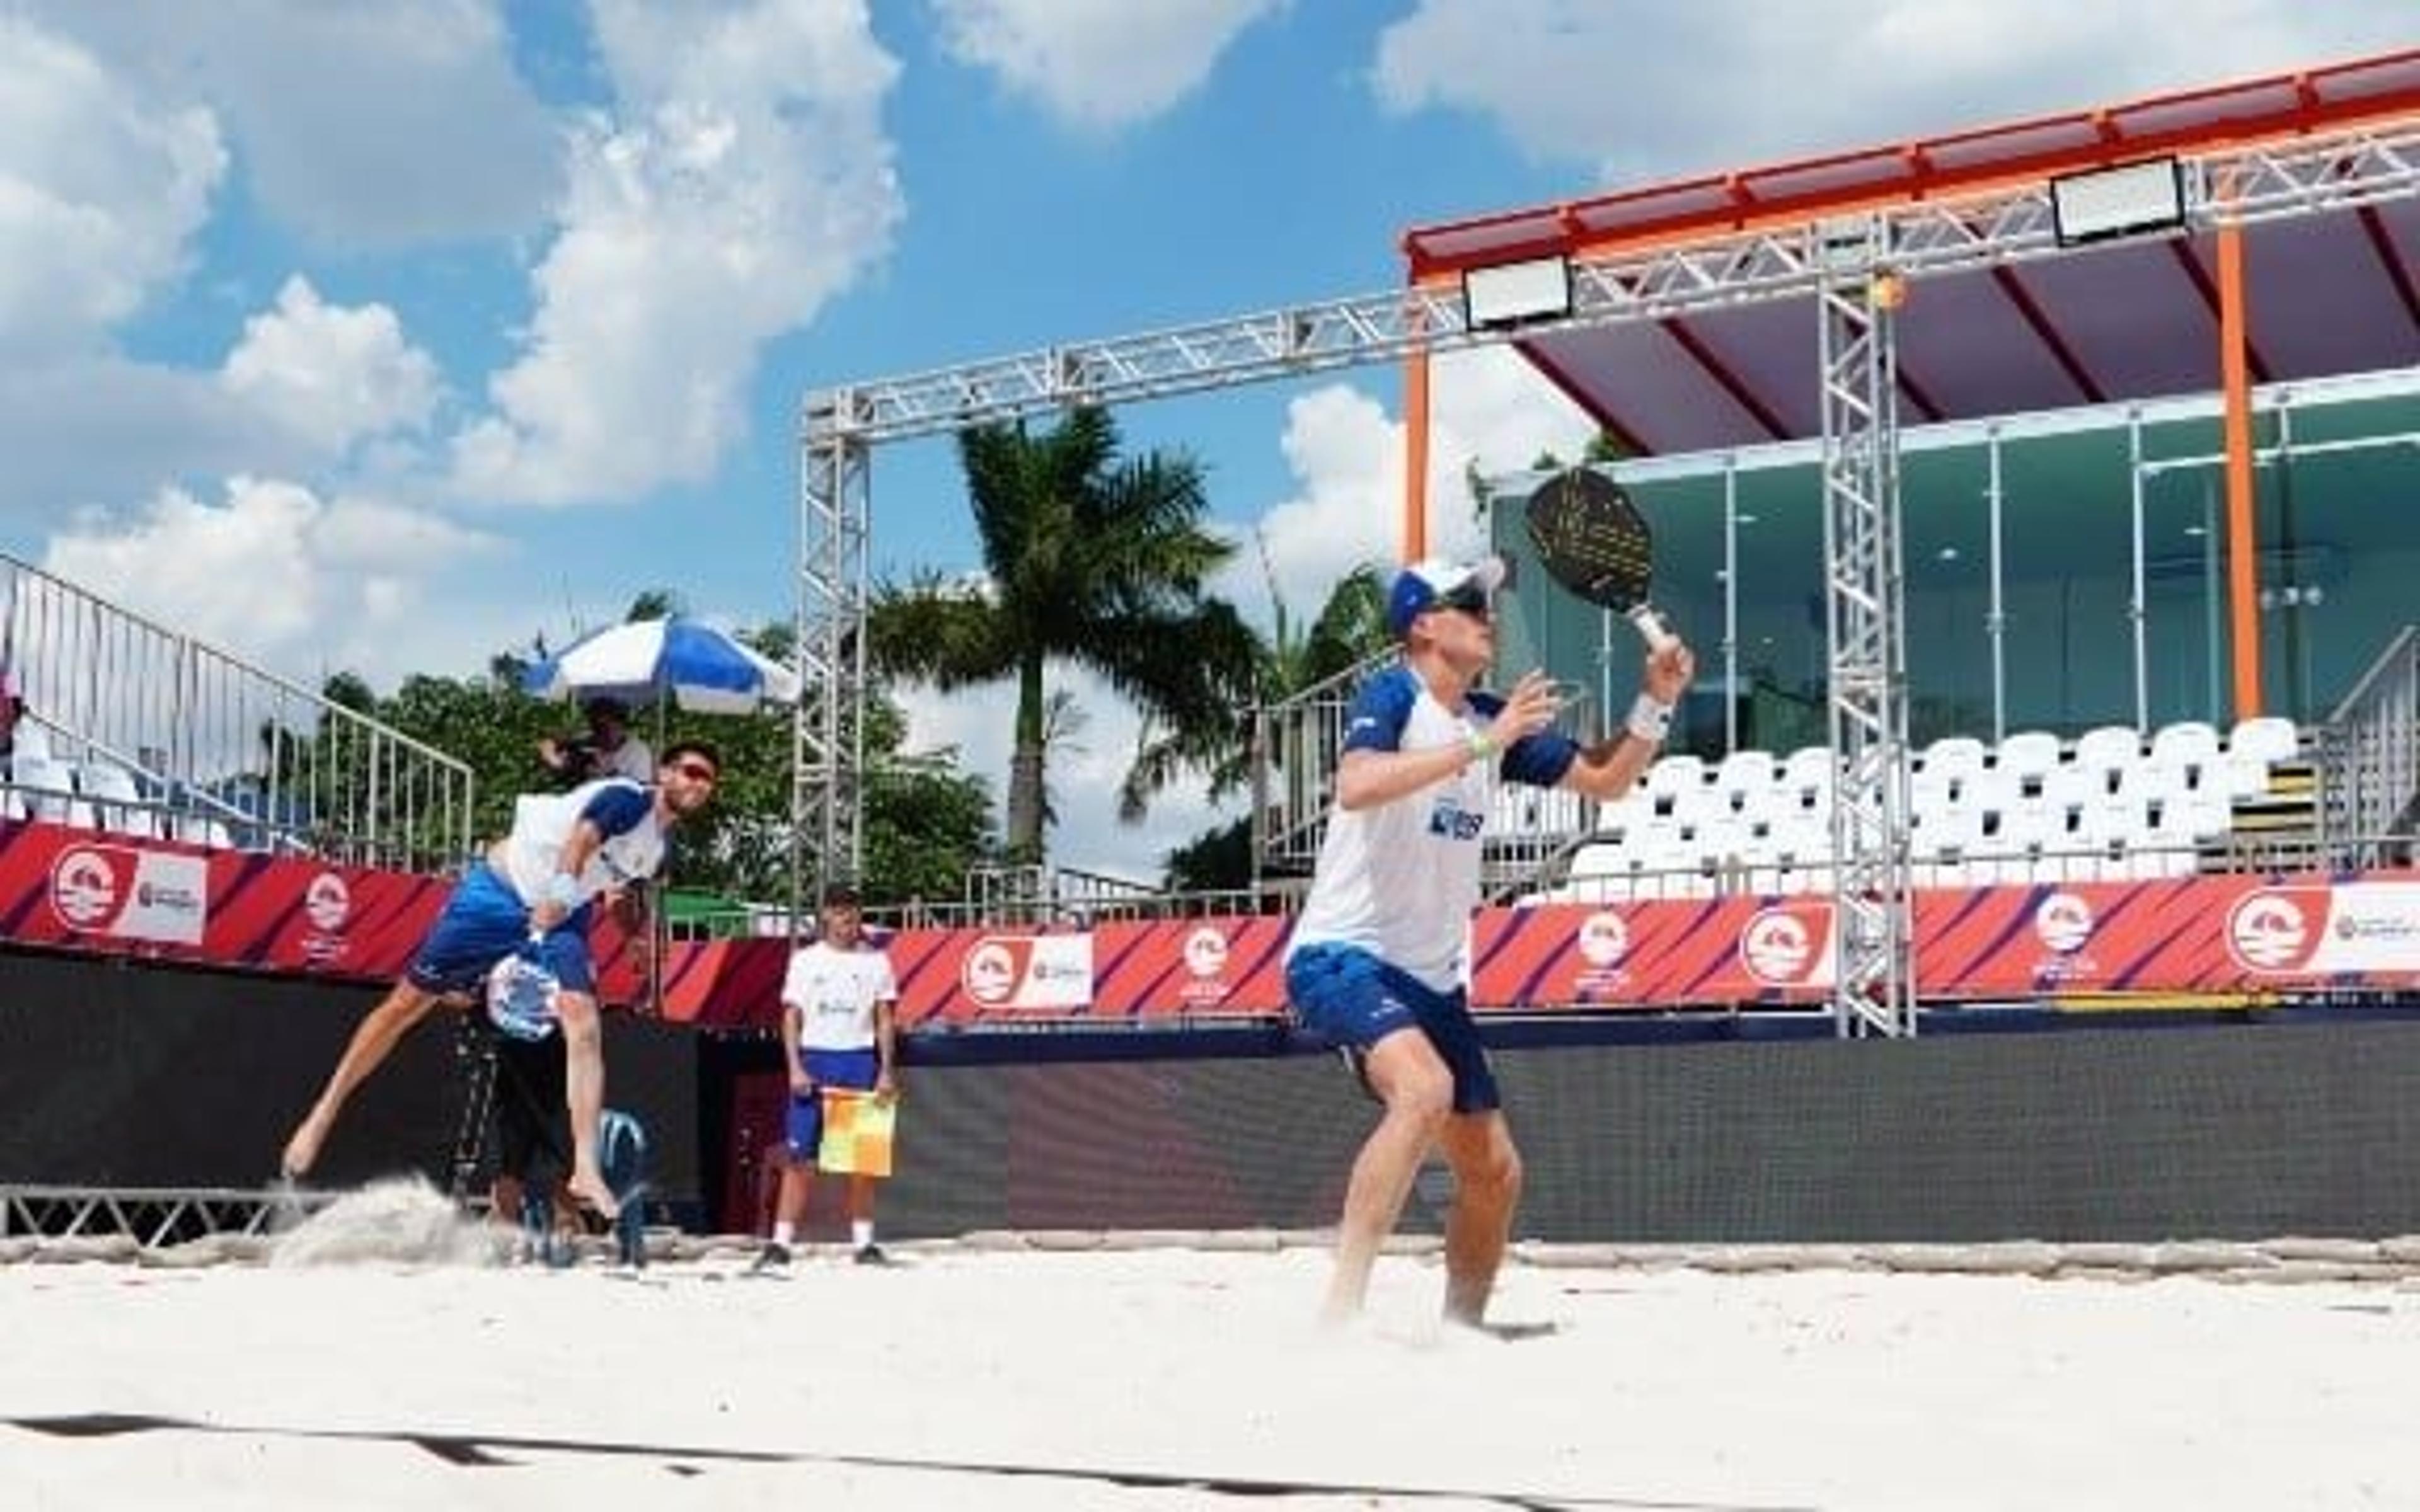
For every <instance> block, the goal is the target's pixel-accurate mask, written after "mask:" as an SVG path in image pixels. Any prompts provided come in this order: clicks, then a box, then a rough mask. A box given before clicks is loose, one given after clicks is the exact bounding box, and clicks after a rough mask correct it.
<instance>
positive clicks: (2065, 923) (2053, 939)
mask: <svg viewBox="0 0 2420 1512" xmlns="http://www.w3.org/2000/svg"><path fill="white" fill-rule="evenodd" d="M2092 924H2093V918H2092V905H2091V904H2090V903H2086V902H2085V901H2084V900H2083V899H2081V898H2079V897H2077V896H2076V895H2075V894H2073V893H2071V892H2054V893H2052V894H2051V895H2050V896H2049V897H2047V898H2044V899H2043V900H2042V901H2041V903H2040V905H2039V906H2037V907H2036V908H2035V909H2034V933H2035V934H2036V935H2037V936H2038V937H2039V938H2040V940H2041V942H2042V944H2043V945H2044V946H2046V947H2048V948H2049V949H2053V950H2055V951H2057V952H2058V953H2059V954H2060V955H2073V954H2074V953H2075V952H2076V951H2078V950H2081V949H2084V947H2085V946H2086V944H2087V943H2089V942H2090V940H2091V939H2092Z"/></svg>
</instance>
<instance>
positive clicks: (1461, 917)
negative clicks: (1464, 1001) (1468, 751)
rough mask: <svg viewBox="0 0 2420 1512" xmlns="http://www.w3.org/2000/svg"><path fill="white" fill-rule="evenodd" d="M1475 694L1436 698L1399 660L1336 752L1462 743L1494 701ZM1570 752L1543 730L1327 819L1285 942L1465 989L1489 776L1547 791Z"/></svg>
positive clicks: (1377, 681)
mask: <svg viewBox="0 0 2420 1512" xmlns="http://www.w3.org/2000/svg"><path fill="white" fill-rule="evenodd" d="M1503 706H1504V705H1503V701H1502V700H1501V699H1498V698H1497V697H1496V696H1495V695H1494V694H1492V693H1478V692H1474V693H1472V694H1471V695H1470V698H1469V701H1468V703H1467V704H1466V707H1465V708H1463V709H1462V710H1459V711H1457V710H1453V709H1449V708H1447V707H1446V706H1445V705H1444V704H1442V703H1439V702H1437V701H1436V699H1435V696H1434V695H1432V694H1431V693H1430V692H1429V690H1428V686H1427V685H1426V684H1425V683H1423V682H1421V681H1420V678H1419V674H1418V673H1417V672H1415V671H1412V670H1411V668H1409V667H1407V666H1405V665H1404V664H1403V663H1401V662H1398V663H1396V664H1395V665H1394V666H1392V667H1388V668H1387V669H1385V670H1384V671H1379V672H1377V673H1375V674H1373V676H1372V677H1371V679H1370V680H1369V681H1368V682H1366V683H1364V684H1362V685H1361V690H1360V692H1359V693H1357V695H1355V697H1354V700H1353V707H1352V709H1351V711H1350V712H1349V713H1348V714H1347V715H1346V717H1345V726H1344V748H1345V749H1346V750H1348V751H1353V750H1379V751H1394V750H1430V749H1434V748H1436V747H1439V746H1460V745H1465V744H1466V743H1467V742H1468V741H1469V739H1470V736H1471V734H1472V733H1474V732H1481V731H1484V730H1485V729H1486V727H1487V724H1488V722H1489V721H1490V720H1492V719H1494V718H1495V717H1496V716H1497V713H1498V712H1500V711H1501V710H1502V708H1503ZM1578 753H1579V748H1578V747H1577V746H1576V745H1575V744H1573V742H1572V740H1571V739H1570V737H1568V736H1566V735H1561V734H1557V733H1554V732H1552V731H1548V732H1545V733H1541V734H1535V735H1530V736H1528V738H1526V739H1523V740H1518V741H1515V742H1513V744H1512V748H1510V749H1508V750H1506V751H1505V752H1504V753H1503V755H1502V756H1501V757H1500V758H1499V759H1498V761H1497V764H1495V765H1494V767H1493V768H1491V766H1490V765H1489V764H1487V763H1485V762H1472V763H1470V764H1468V765H1466V766H1465V767H1463V768H1462V770H1461V771H1459V772H1456V773H1455V774H1454V775H1453V776H1451V777H1450V778H1447V779H1445V780H1443V781H1441V782H1438V783H1435V784H1434V785H1433V786H1430V787H1425V788H1421V789H1419V790H1418V791H1416V792H1413V793H1408V794H1405V795H1404V796H1403V797H1400V798H1397V799H1395V800H1394V801H1393V802H1391V803H1382V804H1379V805H1377V806H1376V807H1374V808H1368V809H1357V810H1344V809H1342V808H1339V809H1337V810H1335V811H1333V812H1332V813H1330V814H1329V815H1328V820H1327V837H1326V840H1325V841H1322V842H1321V844H1320V849H1319V865H1318V867H1317V868H1316V869H1315V870H1314V871H1313V872H1312V873H1311V895H1310V896H1309V897H1308V898H1306V899H1305V900H1304V901H1303V907H1302V917H1301V918H1297V919H1296V920H1295V926H1294V933H1293V935H1292V936H1291V937H1290V938H1289V939H1288V940H1287V942H1286V953H1287V954H1288V955H1289V956H1291V955H1292V954H1293V953H1294V952H1295V951H1296V950H1298V949H1302V948H1303V947H1304V946H1306V945H1320V944H1331V945H1351V946H1357V947H1358V948H1360V949H1364V950H1368V951H1369V952H1370V953H1372V954H1373V955H1375V956H1376V957H1378V959H1380V960H1381V961H1384V962H1387V963H1388V964H1390V965H1395V966H1400V967H1402V968H1403V969H1404V971H1407V972H1409V973H1410V974H1411V975H1412V976H1413V977H1415V978H1417V979H1418V980H1419V981H1420V982H1421V983H1422V984H1423V985H1425V986H1428V987H1431V988H1434V989H1435V990H1436V991H1438V992H1441V993H1450V992H1452V991H1453V990H1454V989H1455V988H1457V987H1459V986H1461V985H1462V982H1463V978H1464V975H1465V972H1464V962H1463V955H1464V952H1465V949H1466V943H1467V940H1468V937H1469V928H1470V913H1471V910H1472V909H1474V908H1477V907H1478V906H1479V898H1480V859H1481V845H1482V844H1483V843H1484V841H1483V840H1482V838H1481V837H1482V836H1483V835H1484V834H1485V832H1486V828H1487V813H1488V810H1489V808H1490V807H1491V805H1492V803H1493V800H1494V788H1495V783H1496V780H1497V779H1498V778H1499V777H1500V778H1502V779H1504V780H1506V781H1511V782H1522V783H1526V784H1528V785H1529V786H1531V787H1542V788H1544V787H1553V786H1554V785H1555V784H1556V783H1558V782H1560V781H1561V780H1562V779H1563V774H1564V773H1566V772H1568V771H1570V770H1571V765H1572V762H1573V760H1574V759H1575V757H1576V756H1577V755H1578Z"/></svg>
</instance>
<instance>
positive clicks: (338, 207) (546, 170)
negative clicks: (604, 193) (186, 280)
mask: <svg viewBox="0 0 2420 1512" xmlns="http://www.w3.org/2000/svg"><path fill="white" fill-rule="evenodd" d="M27 3H28V0H19V4H20V5H21V6H23V5H25V4H27ZM30 4H31V7H32V8H33V10H34V11H35V13H37V14H39V15H41V16H43V17H44V18H45V20H46V21H47V22H48V23H50V24H52V25H53V26H54V27H56V28H57V29H58V30H60V31H62V32H66V33H68V34H70V35H72V36H75V37H77V38H79V39H82V40H83V41H84V42H85V44H86V45H88V46H90V47H91V48H93V49H94V51H96V52H97V53H100V54H102V55H104V56H106V57H108V58H109V59H110V60H111V62H112V66H113V67H114V68H115V69H117V70H119V71H121V72H122V73H124V74H126V75H128V76H129V77H131V78H132V79H136V80H139V81H140V82H141V85H142V88H143V91H144V93H145V94H146V95H147V96H150V95H155V94H156V95H157V96H159V97H160V98H163V99H167V100H183V101H186V102H188V103H189V104H201V103H206V104H207V105H208V106H209V108H210V109H211V110H212V111H213V112H215V114H216V115H217V116H218V117H219V118H220V119H222V120H223V121H225V123H226V126H227V128H228V131H229V134H230V135H231V136H232V137H233V138H234V139H235V142H236V146H237V150H238V154H239V156H240V159H241V161H242V163H243V170H244V175H245V178H246V181H247V184H248V187H249V188H250V190H251V193H253V194H254V196H255V197H256V199H257V200H258V201H259V203H260V205H261V206H262V208H265V209H266V210H267V211H268V212H269V213H270V214H271V215H272V216H274V217H275V218H277V219H278V220H279V221H281V222H283V223H284V224H287V225H288V226H290V227H292V228H294V229H296V230H299V231H301V232H302V233H303V234H304V235H305V236H308V237H310V238H313V239H318V240H322V241H326V242H329V243H331V244H334V245H341V246H350V247H366V248H394V247H402V246H409V245H412V244H415V243H420V242H426V241H430V240H443V239H467V238H475V237H489V236H509V235H516V234H520V233H522V232H526V231H531V230H535V228H536V227H537V226H538V225H539V224H541V223H542V221H543V219H544V216H545V213H546V210H547V208H548V206H549V205H550V204H551V202H552V200H553V198H554V194H555V190H556V186H557V184H558V183H559V181H560V173H561V161H562V142H561V136H560V133H559V131H557V128H556V126H555V123H554V121H553V119H552V117H551V116H550V115H549V113H548V111H547V109H546V108H545V106H544V105H543V104H541V103H540V102H539V100H537V99H536V98H535V96H534V95H533V94H532V93H531V92H530V91H529V89H528V87H527V86H526V85H524V84H523V82H522V81H521V79H520V76H519V75H518V74H517V73H516V72H515V71H514V68H513V59H512V54H511V46H510V39H509V38H508V36H507V35H506V32H505V29H504V19H503V15H502V8H501V7H500V6H499V4H498V3H497V0H412V3H411V4H408V5H360V4H351V5H332V4H328V3H326V0H209V4H207V5H193V4H176V5H157V4H153V5H96V4H93V3H92V0H30Z"/></svg>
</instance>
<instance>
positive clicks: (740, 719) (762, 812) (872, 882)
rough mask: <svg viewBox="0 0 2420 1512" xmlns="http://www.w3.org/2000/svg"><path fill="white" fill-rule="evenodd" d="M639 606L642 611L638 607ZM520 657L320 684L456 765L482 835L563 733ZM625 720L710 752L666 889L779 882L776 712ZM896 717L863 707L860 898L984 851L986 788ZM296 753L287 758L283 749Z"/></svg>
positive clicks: (538, 772)
mask: <svg viewBox="0 0 2420 1512" xmlns="http://www.w3.org/2000/svg"><path fill="white" fill-rule="evenodd" d="M677 603H678V601H677V600H676V599H675V598H674V596H673V595H672V594H668V593H653V594H642V595H640V597H639V598H638V600H637V601H636V603H634V605H633V606H632V609H633V613H634V614H637V613H638V611H639V610H642V609H664V608H667V607H673V608H676V607H677ZM642 617H644V616H642ZM740 639H742V640H746V641H747V642H748V643H749V644H751V645H752V646H754V647H755V648H756V649H757V650H758V651H761V652H763V653H765V654H766V655H767V656H772V657H774V658H775V659H777V660H787V659H789V654H790V649H791V647H792V646H793V644H795V641H796V636H795V633H794V631H793V630H792V628H791V627H790V626H789V625H766V626H764V627H762V628H760V629H758V630H755V631H752V632H743V633H742V634H741V636H740ZM524 665H525V664H524V662H523V661H522V659H521V658H520V656H516V655H514V654H511V653H505V654H502V655H499V656H496V657H495V658H494V659H493V660H492V661H490V663H489V671H488V672H487V674H486V675H484V676H479V677H473V678H466V679H457V678H449V677H437V676H429V675H414V676H411V677H408V678H406V679H405V680H404V682H403V684H402V685H401V686H400V687H397V688H396V691H395V693H394V695H393V696H392V697H389V698H384V699H381V698H378V697H377V696H375V695H374V694H373V693H372V692H371V691H370V689H369V687H367V685H366V684H365V683H363V681H362V680H361V679H360V678H358V677H355V676H353V675H351V674H350V673H338V674H337V675H335V676H334V677H332V678H330V679H329V681H328V685H327V687H326V689H325V693H326V696H327V697H329V698H330V699H332V700H334V701H335V702H343V703H344V704H345V705H346V706H347V707H349V708H352V709H355V710H356V711H358V712H360V713H364V714H366V715H368V716H370V717H373V718H376V719H379V720H380V721H382V722H384V723H386V724H389V725H392V726H393V727H395V728H396V729H397V730H399V731H401V732H402V733H405V734H407V735H409V736H411V738H412V739H414V740H417V741H419V742H421V743H422V744H424V745H427V746H428V747H431V748H434V749H436V750H439V751H442V752H443V753H444V754H446V755H448V756H452V757H454V758H455V759H457V760H458V761H461V762H463V763H465V764H468V765H469V766H470V767H471V769H472V772H473V782H474V784H475V786H476V792H477V799H476V808H475V810H474V822H475V833H476V834H477V835H478V836H479V837H480V838H481V840H482V841H483V842H484V841H486V840H489V839H492V838H493V837H495V836H498V835H501V834H503V833H504V830H505V829H506V828H507V827H508V826H509V825H511V823H512V811H513V800H514V799H515V798H516V797H518V796H520V795H522V794H525V793H534V792H552V791H555V790H557V789H558V788H559V787H560V786H561V782H560V779H557V778H556V777H555V776H554V774H552V773H551V772H549V771H548V770H547V769H546V767H545V766H544V765H542V764H540V763H539V761H538V759H537V743H538V741H539V740H540V739H542V738H544V737H545V736H547V735H550V734H551V735H556V736H561V735H565V734H567V733H575V732H576V731H578V730H579V728H580V725H581V719H580V715H579V713H578V711H577V709H576V708H574V707H573V706H572V705H571V704H570V703H567V702H546V701H542V700H539V699H535V698H532V697H530V696H529V695H528V694H526V693H524V692H522V691H521V690H520V673H521V671H522V668H523V666H524ZM630 722H631V729H632V731H633V733H636V734H638V735H639V736H641V737H642V738H643V739H644V740H645V741H646V742H647V744H648V745H649V746H651V747H652V748H655V749H656V750H657V751H658V752H661V751H663V750H664V749H666V748H668V747H669V746H671V745H674V744H676V743H678V742H680V741H682V740H692V739H693V740H703V741H706V742H708V743H710V744H711V745H712V746H713V747H714V748H716V749H717V750H719V751H720V752H721V756H722V780H721V784H720V785H719V786H718V788H717V791H716V794H715V802H714V804H713V806H712V807H711V808H710V809H708V810H707V811H706V814H705V815H704V816H702V817H701V818H699V819H695V820H690V821H688V822H685V823H684V824H683V825H682V827H681V830H680V833H679V835H678V838H677V839H676V841H675V844H674V847H673V854H672V858H671V860H670V862H669V863H668V865H667V869H666V876H667V880H668V882H669V883H670V884H671V885H672V886H673V887H681V888H690V889H696V890H701V891H706V892H712V893H717V894H720V895H721V896H723V897H726V898H733V899H745V900H749V901H754V902H764V903H783V902H786V901H787V900H788V897H789V893H790V870H791V845H790V838H791V819H790V815H791V804H792V799H793V794H792V791H791V786H792V784H791V772H792V733H793V732H792V724H791V715H790V712H789V711H788V710H786V709H767V710H762V711H760V712H758V713H755V714H749V715H700V714H690V713H685V712H683V711H681V710H679V709H665V710H662V711H659V710H657V709H655V708H653V707H643V708H639V709H634V710H633V711H632V712H631V720H630ZM906 735H907V717H906V715H905V714H903V713H902V712H901V710H900V709H899V707H898V706H897V705H896V704H895V703H892V702H890V701H889V700H888V699H885V698H881V697H878V696H876V697H875V698H873V699H872V700H870V702H868V704H867V707H866V710H865V752H866V764H867V767H868V772H867V775H866V798H865V802H866V813H865V845H866V857H865V860H866V874H865V875H864V876H863V877H862V878H861V879H860V886H861V888H862V889H863V890H864V891H865V893H866V894H867V897H868V900H869V901H878V902H889V901H892V900H897V899H905V898H907V897H911V896H922V897H924V898H926V899H937V898H954V897H956V896H957V895H958V892H959V888H960V878H961V877H962V876H963V875H964V873H965V872H966V871H967V869H968V868H969V867H970V866H972V865H974V864H975V863H977V862H978V861H980V860H982V859H984V858H985V856H987V855H988V854H989V847H990V834H991V797H990V794H989V793H988V791H987V790H986V789H985V785H984V783H983V782H982V781H981V779H976V778H972V777H970V776H967V775H966V774H964V773H961V772H959V771H958V770H957V769H956V763H955V760H954V757H953V756H943V757H940V758H930V757H927V758H917V759H908V758H903V757H902V756H901V754H900V750H899V747H900V743H901V742H902V741H903V740H904V739H905V738H906ZM292 759H297V760H299V759H300V758H299V757H297V758H292Z"/></svg>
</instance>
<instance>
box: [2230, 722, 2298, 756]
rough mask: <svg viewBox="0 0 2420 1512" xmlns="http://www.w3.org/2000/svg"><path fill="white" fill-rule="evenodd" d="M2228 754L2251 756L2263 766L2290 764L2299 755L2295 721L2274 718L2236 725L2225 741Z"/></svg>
mask: <svg viewBox="0 0 2420 1512" xmlns="http://www.w3.org/2000/svg"><path fill="white" fill-rule="evenodd" d="M2226 748H2227V751H2228V752H2229V753H2230V754H2235V755H2253V756H2257V757H2259V758H2260V759H2261V760H2262V761H2264V762H2290V761H2292V760H2293V759H2294V758H2295V757H2297V756H2299V755H2301V754H2302V741H2301V738H2300V737H2299V736H2298V735H2297V734H2296V733H2295V730H2294V721H2293V720H2291V719H2286V718H2280V717H2277V716H2276V715H2273V714H2271V715H2263V716H2261V717H2257V718H2252V719H2244V720H2242V721H2239V722H2238V723H2237V725H2236V727H2235V729H2234V731H2233V733H2230V734H2228V736H2227V737H2226Z"/></svg>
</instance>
